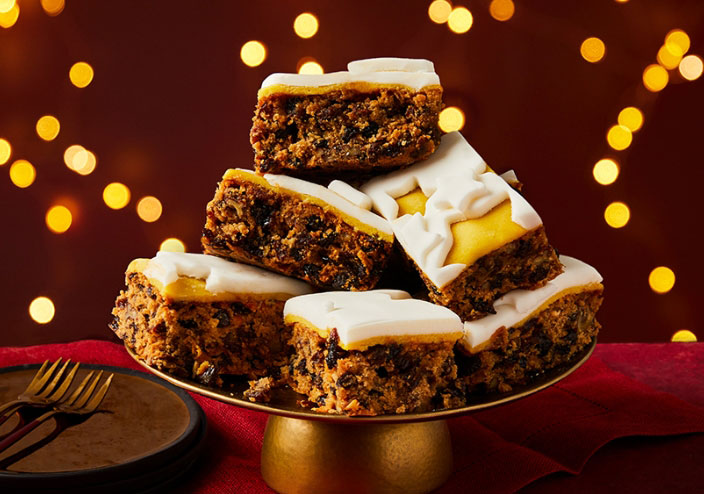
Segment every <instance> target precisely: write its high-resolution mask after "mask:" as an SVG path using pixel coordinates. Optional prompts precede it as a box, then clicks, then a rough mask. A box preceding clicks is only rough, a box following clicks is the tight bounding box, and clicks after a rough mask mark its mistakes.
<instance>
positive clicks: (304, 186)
mask: <svg viewBox="0 0 704 494" xmlns="http://www.w3.org/2000/svg"><path fill="white" fill-rule="evenodd" d="M235 177H246V179H247V180H250V181H252V182H255V183H259V184H263V183H266V184H267V185H268V186H271V187H277V188H281V189H284V190H286V191H288V192H289V193H294V194H296V195H298V196H300V197H302V198H303V199H304V200H306V199H307V200H311V201H312V202H315V203H318V204H320V205H327V206H329V207H332V208H334V209H336V210H337V211H339V212H340V213H342V214H343V215H344V216H346V217H348V218H352V219H353V220H354V221H353V223H354V224H355V225H354V226H358V227H360V229H361V230H362V231H364V232H365V233H369V234H372V235H376V236H379V237H380V238H382V239H383V240H385V241H387V242H392V241H393V238H394V237H393V235H394V234H393V230H392V229H391V225H390V224H389V222H388V221H386V220H385V219H384V218H382V217H381V216H379V215H377V214H375V213H372V212H371V211H369V210H368V209H369V208H366V209H363V208H362V207H360V206H359V205H358V204H356V203H355V202H359V201H361V202H362V203H367V205H368V203H369V202H370V201H368V200H367V201H365V200H364V194H363V193H361V192H358V191H357V192H358V194H357V195H355V196H354V197H351V196H350V192H349V190H348V188H349V189H351V188H352V187H351V186H349V185H347V184H346V183H345V182H342V181H340V180H336V181H334V182H339V183H338V184H335V186H334V187H332V188H327V187H323V186H322V185H318V184H314V183H312V182H307V181H305V180H301V179H299V178H294V177H289V176H287V175H274V174H271V173H266V174H264V175H263V176H260V175H257V174H256V173H254V172H253V171H251V170H244V169H241V168H236V169H230V170H227V172H225V175H224V176H223V180H227V179H229V178H235ZM334 182H333V183H334ZM331 185H333V184H331Z"/></svg>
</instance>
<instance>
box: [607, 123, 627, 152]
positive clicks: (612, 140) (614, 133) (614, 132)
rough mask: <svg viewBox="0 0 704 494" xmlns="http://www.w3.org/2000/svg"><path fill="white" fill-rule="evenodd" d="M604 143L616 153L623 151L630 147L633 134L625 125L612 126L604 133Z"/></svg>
mask: <svg viewBox="0 0 704 494" xmlns="http://www.w3.org/2000/svg"><path fill="white" fill-rule="evenodd" d="M606 141H607V142H608V143H609V146H611V147H612V148H614V149H615V150H616V151H623V150H624V149H626V148H627V147H628V146H630V145H631V142H632V141H633V134H632V133H631V131H630V130H629V128H628V127H626V126H625V125H614V126H613V127H611V128H610V129H609V131H608V132H607V133H606Z"/></svg>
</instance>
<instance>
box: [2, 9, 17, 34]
mask: <svg viewBox="0 0 704 494" xmlns="http://www.w3.org/2000/svg"><path fill="white" fill-rule="evenodd" d="M19 16H20V6H19V5H17V3H15V4H14V5H13V6H12V8H11V9H10V10H9V11H7V12H0V27H4V28H6V29H7V28H9V27H12V26H14V25H15V22H17V18H18V17H19Z"/></svg>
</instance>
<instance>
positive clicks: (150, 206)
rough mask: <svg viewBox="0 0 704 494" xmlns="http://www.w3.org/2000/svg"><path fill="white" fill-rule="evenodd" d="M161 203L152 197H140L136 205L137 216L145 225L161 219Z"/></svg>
mask: <svg viewBox="0 0 704 494" xmlns="http://www.w3.org/2000/svg"><path fill="white" fill-rule="evenodd" d="M161 212H162V207H161V202H160V201H159V199H157V198H156V197H154V196H146V197H142V198H141V199H140V200H139V202H138V203H137V214H138V215H139V217H140V218H141V219H142V220H144V221H146V222H147V223H152V222H154V221H156V220H158V219H159V218H160V217H161Z"/></svg>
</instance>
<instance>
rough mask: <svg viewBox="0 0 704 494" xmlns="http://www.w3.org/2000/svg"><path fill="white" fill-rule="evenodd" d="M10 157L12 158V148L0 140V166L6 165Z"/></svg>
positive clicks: (3, 140)
mask: <svg viewBox="0 0 704 494" xmlns="http://www.w3.org/2000/svg"><path fill="white" fill-rule="evenodd" d="M10 156H12V146H10V143H9V142H8V141H6V140H5V139H0V165H4V164H5V163H7V162H8V160H9V159H10Z"/></svg>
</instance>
